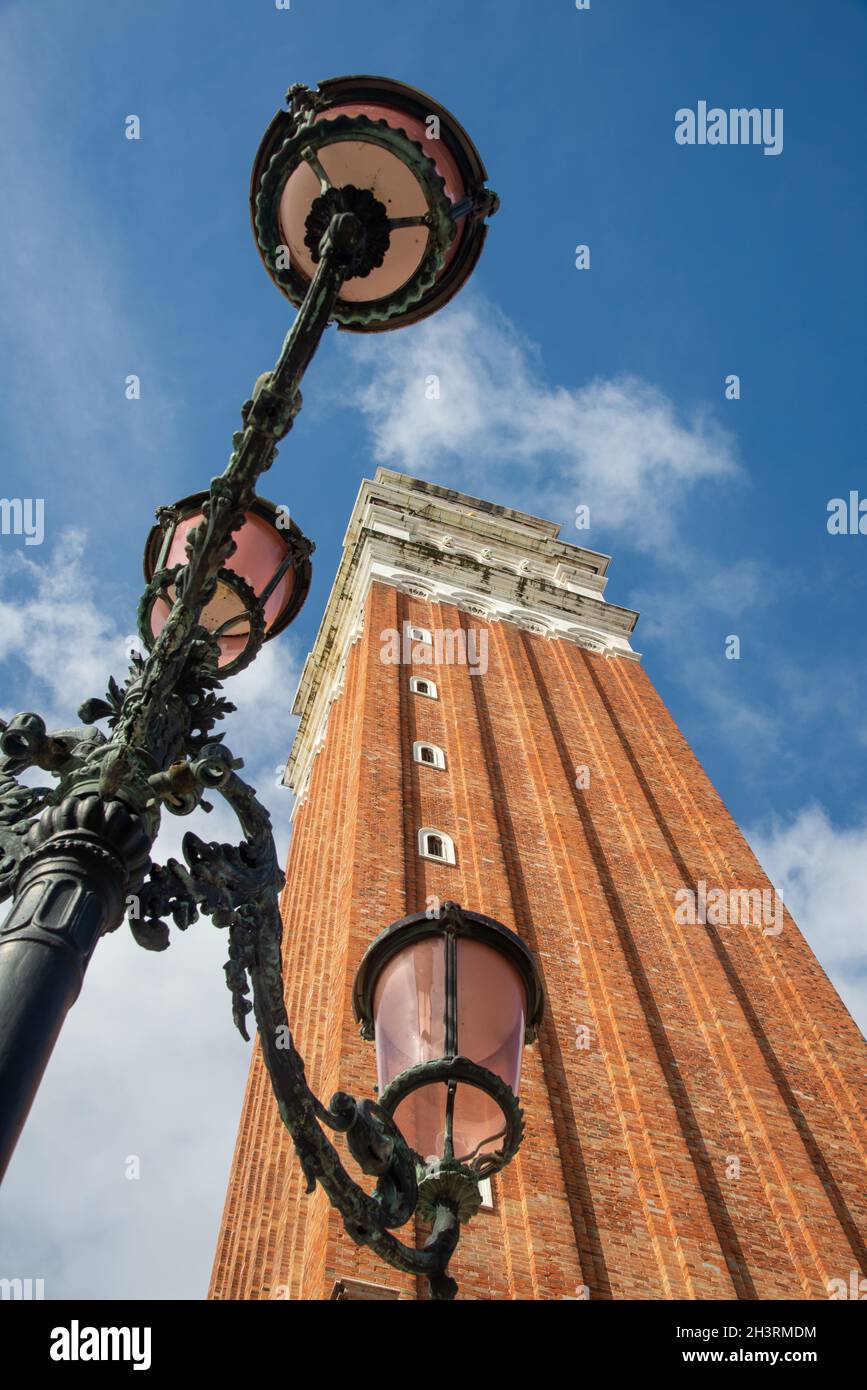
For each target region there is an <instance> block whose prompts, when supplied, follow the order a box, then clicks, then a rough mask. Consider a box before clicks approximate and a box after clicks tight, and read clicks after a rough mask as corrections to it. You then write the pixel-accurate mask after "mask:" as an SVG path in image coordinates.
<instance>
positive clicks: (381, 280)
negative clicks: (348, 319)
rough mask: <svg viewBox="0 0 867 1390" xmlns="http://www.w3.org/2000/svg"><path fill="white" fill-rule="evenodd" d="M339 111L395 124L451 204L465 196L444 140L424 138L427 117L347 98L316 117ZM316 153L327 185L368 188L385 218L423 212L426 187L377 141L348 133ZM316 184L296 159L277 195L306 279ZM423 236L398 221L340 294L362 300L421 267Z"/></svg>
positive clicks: (294, 257)
mask: <svg viewBox="0 0 867 1390" xmlns="http://www.w3.org/2000/svg"><path fill="white" fill-rule="evenodd" d="M337 116H367V117H368V118H369V119H370V120H372V121H383V120H384V121H385V122H386V123H387V124H388V125H390V126H392V127H393V128H394V129H396V130H402V131H404V133H405V134H406V135H408V136H409V137H410V139H411V140H414V141H415V142H416V144H419V145H421V147H422V149H423V150H424V152H425V154H427V155H428V156H429V157H430V158H431V159H432V160H433V162H434V164H435V165H436V169H437V172H438V173H439V175H440V176H441V178H442V179H443V180H444V182H445V191H446V194H447V196H448V197H449V199H450V200H451V201H452V202H453V203H456V202H459V201H460V200H461V199H462V198H463V197H464V194H465V188H464V183H463V180H462V178H461V175H460V171H459V170H458V167H457V164H456V163H455V161H454V159H453V158H452V156H451V155H450V154H449V152H448V149H447V148H446V145H445V143H444V141H443V140H441V139H437V140H429V139H428V138H427V127H426V125H425V123H424V122H423V121H421V120H419V119H418V118H417V117H415V116H410V115H409V114H405V113H403V112H400V111H396V110H395V109H394V108H392V107H388V106H378V105H358V104H352V105H348V104H347V105H343V106H333V107H330V108H329V110H328V111H327V112H326V113H323V115H321V116H320V117H318V120H319V121H327V120H333V119H335V118H336V117H337ZM317 157H318V159H319V162H320V164H321V165H322V167H323V169H324V170H325V172H326V174H327V175H328V177H329V179H330V181H331V183H332V185H333V187H335V188H341V187H343V186H344V185H346V184H353V185H354V186H355V187H356V188H366V189H368V190H369V191H370V192H371V193H372V194H373V195H374V197H375V198H377V199H378V200H379V202H381V203H382V204H383V206H384V207H385V210H386V212H387V213H388V216H389V217H414V216H417V215H418V214H423V213H425V212H426V211H427V204H426V202H425V198H424V194H423V193H422V190H421V186H420V184H419V183H418V182H417V180H416V179H415V177H414V175H413V174H412V173H410V171H409V169H408V168H407V166H406V165H405V164H404V163H403V162H402V160H400V159H398V157H397V155H394V154H392V153H391V152H390V151H389V150H385V149H382V148H381V146H379V145H373V144H371V143H370V142H369V141H363V140H346V141H341V142H340V143H338V144H334V145H329V146H326V147H325V148H324V149H320V150H319V152H318V156H317ZM320 191H321V190H320V186H319V179H318V178H317V177H316V175H315V174H314V172H313V170H312V169H311V168H310V166H309V164H306V163H302V164H301V165H299V167H298V168H297V169H296V170H295V171H294V173H293V174H291V175H290V177H289V179H288V180H287V182H286V187H285V188H284V190H283V196H282V198H281V200H280V213H279V218H280V234H281V236H282V238H283V242H284V245H285V246H286V247H287V248H288V250H289V255H290V259H291V263H292V265H293V266H294V267H295V268H296V269H297V270H298V271H299V272H300V273H301V274H302V275H305V276H307V278H308V279H312V278H313V275H314V273H315V270H316V265H315V263H314V261H313V257H312V256H311V254H310V251H309V250H308V248H307V246H305V244H304V237H305V234H306V227H305V224H306V221H307V216H308V214H309V212H310V209H311V207H312V205H313V202H314V200H315V199H316V198H318V196H319V193H320ZM462 231H463V228H462V225H461V226H460V227H459V231H458V234H457V235H456V237H455V239H454V241H453V242H452V245H451V247H450V248H449V251H448V255H447V257H446V264H445V266H443V271H445V269H446V266H447V265H448V264H449V262H450V261H451V259H452V257H453V256H454V254H455V252H456V251H457V248H458V243H459V242H460V239H461V235H462ZM427 243H428V232H427V229H426V228H425V227H398V228H396V229H395V230H394V231H392V233H391V244H390V246H389V249H388V251H387V252H386V255H385V260H384V261H383V263H382V265H381V266H379V267H378V268H377V269H376V270H372V271H371V273H370V274H369V275H367V276H357V277H355V278H354V279H352V280H347V281H346V283H345V285H344V286H343V289H342V290H341V292H340V297H341V299H343V300H346V301H349V302H352V303H360V302H367V301H370V300H373V299H382V298H384V297H385V296H387V295H390V294H394V293H395V291H396V290H399V289H400V288H401V286H402V285H405V284H406V282H407V281H408V280H409V279H410V278H411V276H412V275H413V274H414V273H415V271H416V270H417V269H418V267H419V266H420V264H421V262H422V260H423V259H424V255H425V251H426V249H427ZM443 271H441V272H440V273H441V274H442V273H443Z"/></svg>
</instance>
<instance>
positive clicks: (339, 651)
mask: <svg viewBox="0 0 867 1390" xmlns="http://www.w3.org/2000/svg"><path fill="white" fill-rule="evenodd" d="M559 533H560V528H559V527H558V526H556V525H555V524H554V523H553V522H549V521H542V520H540V519H539V518H538V517H533V516H529V515H527V514H526V513H524V512H516V511H512V510H511V509H510V508H508V507H499V506H496V505H495V504H494V503H491V502H484V501H481V500H480V499H478V498H474V497H470V496H468V495H466V494H465V493H461V492H454V491H452V490H450V489H448V488H443V487H439V486H437V485H436V484H433V483H426V482H423V481H421V480H420V479H419V478H413V477H408V476H406V475H405V474H402V473H395V472H392V471H391V470H390V469H386V468H378V469H377V471H376V476H375V478H374V479H373V480H372V481H370V480H368V479H365V481H364V482H363V483H362V485H361V488H360V490H359V493H358V497H357V499H356V503H355V506H354V508H353V511H352V516H351V518H350V521H349V526H348V528H347V531H346V536H345V537H344V542H343V557H342V559H341V562H340V566H339V568H338V571H337V576H336V578H335V581H334V585H333V587H332V590H331V594H330V596H329V599H328V603H327V605H326V608H325V613H324V615H323V618H322V622H321V624H320V627H319V632H318V634H317V637H316V641H315V643H314V645H313V649H312V651H311V652H310V655H309V656H308V658H307V661H306V662H305V665H304V670H303V672H302V674H301V680H300V682H299V685H298V690H297V692H296V695H295V699H294V702H293V707H292V712H293V713H294V714H297V715H300V724H299V726H298V730H297V733H296V735H295V741H294V743H293V746H292V751H291V753H290V755H289V761H288V764H287V768H286V778H285V781H286V784H287V785H288V786H290V787H291V788H292V789H293V791H295V793H296V795H298V796H299V797H302V798H303V795H304V793H305V791H306V788H307V784H308V782H309V777H310V771H311V767H312V762H313V757H314V755H315V753H316V752H317V750H318V748H319V747H320V746H321V744H322V742H323V740H324V737H325V730H326V727H327V722H328V714H329V711H330V708H331V705H332V703H333V701H334V699H335V698H336V697H337V695H339V693H340V691H341V689H342V686H343V676H344V672H345V667H346V658H347V655H348V653H349V649H350V647H351V646H352V644H353V642H354V641H355V640H357V638H358V636H359V635H360V633H361V631H362V625H363V619H364V603H365V599H366V597H367V593H368V590H369V588H370V584H371V582H372V581H373V580H376V581H378V582H380V583H384V584H390V585H393V586H394V587H395V588H398V589H401V590H403V591H404V592H406V593H411V594H415V595H417V596H418V597H421V598H425V599H427V600H428V601H430V602H433V603H437V602H445V603H451V604H454V605H455V606H456V607H458V608H461V609H463V610H465V611H466V612H469V613H473V614H475V615H476V616H478V617H480V618H482V620H483V621H487V622H500V621H505V622H513V623H515V624H516V625H518V626H520V627H522V628H524V629H525V630H527V631H530V632H535V633H538V634H540V635H542V636H544V637H550V638H557V639H562V640H565V641H571V642H575V643H577V644H578V645H580V646H583V647H587V648H589V649H590V650H593V651H598V652H602V653H604V654H605V655H607V656H619V657H624V658H626V659H628V660H633V661H637V660H640V657H639V656H638V655H637V653H635V652H634V651H633V650H632V647H631V646H630V643H629V638H630V636H631V635H632V632H633V629H634V627H635V624H636V622H637V620H638V614H637V613H634V612H633V611H632V610H631V609H627V608H620V607H617V606H616V605H615V604H609V603H606V602H605V600H604V598H603V593H604V590H605V585H606V582H607V580H606V574H607V570H608V565H609V557H608V556H607V555H601V554H599V553H598V552H596V551H593V550H585V549H584V548H582V547H581V546H576V545H569V544H568V543H567V542H565V541H561V540H560V539H559Z"/></svg>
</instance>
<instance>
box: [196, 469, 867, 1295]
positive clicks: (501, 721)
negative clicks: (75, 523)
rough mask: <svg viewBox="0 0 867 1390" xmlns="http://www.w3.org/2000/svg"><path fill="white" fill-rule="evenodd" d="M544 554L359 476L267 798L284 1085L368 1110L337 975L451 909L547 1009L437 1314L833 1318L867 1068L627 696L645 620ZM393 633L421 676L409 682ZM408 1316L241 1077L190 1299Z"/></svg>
mask: <svg viewBox="0 0 867 1390" xmlns="http://www.w3.org/2000/svg"><path fill="white" fill-rule="evenodd" d="M558 529H559V528H558V527H556V526H554V525H552V524H550V523H549V522H545V521H539V520H538V519H536V518H535V517H531V516H527V515H524V514H522V513H520V512H515V511H510V510H509V509H508V508H506V507H500V506H494V505H492V504H490V503H487V502H481V501H478V500H476V499H475V498H472V497H467V496H464V495H463V494H461V493H457V492H452V491H449V490H447V489H445V488H441V487H436V486H434V485H432V484H430V483H425V482H421V481H419V480H417V479H415V478H409V477H404V476H403V475H401V474H398V473H394V472H390V471H388V470H386V469H382V468H380V469H378V470H377V473H376V477H375V479H374V481H373V482H364V483H363V484H362V487H361V491H360V493H359V496H358V500H357V502H356V505H355V509H354V511H353V513H352V517H351V520H350V523H349V529H348V531H347V534H346V540H345V545H344V553H343V559H342V562H341V565H340V569H339V571H338V574H337V578H336V581H335V583H334V587H333V589H332V592H331V596H330V599H329V601H328V606H327V608H326V610H325V616H324V618H323V620H322V625H321V627H320V630H319V634H318V637H317V639H316V643H315V646H314V648H313V651H312V652H311V654H310V656H309V657H308V659H307V663H306V665H305V668H304V673H303V675H302V678H301V683H300V686H299V689H298V694H297V696H296V700H295V706H294V711H295V713H296V714H298V715H300V719H301V722H300V725H299V728H298V732H297V735H296V738H295V742H294V745H293V748H292V752H291V756H290V759H289V765H288V769H287V781H288V784H289V785H290V786H291V787H292V789H293V790H294V791H295V793H296V797H297V805H296V810H295V824H294V832H293V836H292V845H291V851H290V854H289V864H288V871H287V882H286V890H285V893H284V899H283V910H284V915H285V923H286V933H285V939H284V962H285V976H286V981H287V1007H288V1011H289V1018H290V1020H291V1023H292V1027H293V1032H294V1034H295V1036H296V1039H297V1042H298V1045H299V1047H300V1050H301V1052H302V1054H303V1055H304V1057H305V1059H306V1063H307V1071H308V1076H309V1078H310V1081H311V1084H312V1085H313V1087H314V1089H315V1090H316V1091H317V1093H318V1094H319V1095H320V1096H322V1097H323V1098H324V1099H325V1100H326V1101H327V1099H328V1097H329V1096H330V1095H331V1094H332V1093H333V1092H334V1091H336V1090H338V1089H344V1090H347V1091H349V1092H351V1093H352V1094H354V1095H356V1096H359V1097H362V1096H372V1095H373V1093H374V1092H373V1087H374V1083H375V1080H376V1072H375V1058H374V1048H373V1045H372V1044H371V1043H368V1042H364V1041H362V1040H361V1038H360V1037H359V1035H358V1028H357V1025H356V1023H355V1021H354V1018H353V1013H352V1007H351V998H350V995H351V987H352V981H353V977H354V973H355V970H356V967H357V965H358V962H359V960H360V959H361V956H362V955H363V953H364V950H365V948H366V947H367V945H368V943H369V942H370V941H371V940H372V939H373V938H374V937H375V936H376V935H377V934H378V933H379V932H380V931H381V930H382V929H383V928H384V927H386V926H387V925H389V924H390V923H391V922H394V921H396V920H397V919H399V918H401V917H403V916H404V915H406V914H408V913H410V912H414V911H418V910H420V909H423V908H425V906H426V904H427V903H428V900H429V899H430V898H432V897H433V898H440V899H453V900H456V901H457V902H459V903H461V904H462V905H463V906H464V907H465V908H468V909H472V910H474V911H478V912H482V913H485V914H488V915H489V916H492V917H494V918H496V919H497V920H498V921H500V922H502V923H503V924H504V925H506V926H508V927H510V928H512V929H513V930H514V931H516V932H517V933H518V934H519V935H520V936H521V937H522V938H523V939H524V941H525V942H526V943H527V945H528V946H529V947H530V949H531V950H532V952H533V953H534V955H535V958H536V961H537V963H538V965H539V968H540V970H541V973H542V976H543V980H544V987H545V993H546V999H547V1003H546V1013H545V1019H544V1022H543V1024H542V1027H541V1030H540V1035H539V1040H538V1042H537V1043H536V1044H535V1045H534V1046H532V1047H529V1048H528V1049H527V1050H526V1051H525V1054H524V1065H523V1076H522V1083H521V1103H522V1105H523V1108H524V1111H525V1118H526V1137H525V1139H524V1143H523V1146H522V1148H521V1151H520V1153H519V1154H518V1157H517V1158H516V1159H515V1160H514V1161H513V1162H512V1164H511V1165H510V1166H509V1167H508V1168H506V1169H505V1170H504V1171H503V1172H502V1173H501V1174H499V1175H497V1176H496V1177H495V1178H494V1179H493V1183H492V1193H491V1199H490V1201H491V1205H490V1206H489V1207H488V1208H487V1209H483V1210H482V1211H481V1212H479V1214H478V1215H477V1216H476V1217H475V1218H474V1219H473V1221H472V1222H471V1223H470V1224H469V1225H468V1226H466V1227H464V1228H463V1234H462V1238H461V1242H460V1245H459V1246H458V1249H457V1252H456V1254H455V1257H454V1258H453V1260H452V1265H451V1272H452V1273H453V1274H454V1276H455V1277H456V1278H457V1279H458V1281H459V1284H460V1293H459V1297H460V1298H465V1299H581V1298H593V1299H635V1298H640V1299H770V1298H786V1299H803V1298H813V1299H825V1298H828V1297H829V1296H843V1297H845V1296H846V1295H845V1294H839V1293H836V1292H835V1290H837V1289H839V1288H844V1287H846V1288H848V1287H851V1285H852V1279H853V1274H852V1272H853V1271H855V1272H856V1273H857V1276H858V1278H860V1277H863V1276H865V1275H867V1252H865V1233H867V1196H865V1184H864V1171H865V1166H867V1126H865V1111H867V1093H865V1076H867V1044H865V1041H864V1038H863V1037H862V1036H861V1034H860V1033H859V1031H858V1029H857V1028H856V1026H855V1024H854V1022H853V1021H852V1019H851V1017H850V1016H849V1014H848V1013H847V1011H846V1009H845V1008H844V1006H843V1004H842V1003H841V1001H840V999H839V997H838V996H837V994H836V993H835V991H834V989H833V987H832V986H831V984H830V982H829V981H828V979H827V977H826V976H825V974H824V972H823V971H822V969H821V967H820V966H819V964H818V962H817V961H816V959H815V957H814V956H813V954H812V952H811V951H810V948H809V947H808V946H807V944H806V941H805V940H804V938H803V937H802V936H801V934H800V932H799V931H798V928H797V927H796V926H795V924H794V922H793V921H792V920H791V918H790V916H789V915H788V913H785V912H784V911H783V910H782V908H781V905H780V904H779V901H778V899H776V898H775V897H774V896H773V893H772V890H771V888H770V885H769V883H768V880H767V878H766V876H765V874H764V873H763V872H762V870H761V868H760V866H759V864H758V863H757V861H756V859H755V858H754V856H753V854H752V853H751V852H750V849H749V847H748V845H747V844H746V842H745V840H744V839H743V836H742V835H741V834H740V832H739V830H738V828H737V826H736V825H735V824H734V822H733V820H732V818H731V817H730V815H729V814H728V812H727V811H726V809H725V807H724V806H723V804H722V802H721V801H720V799H719V797H718V795H717V793H716V792H715V791H714V788H713V787H712V786H711V784H710V782H709V781H708V779H707V777H706V776H705V774H704V772H703V771H702V768H701V767H700V765H699V763H698V762H697V760H696V758H695V756H694V754H693V753H692V752H691V750H690V748H689V747H688V745H687V744H686V742H685V741H684V738H683V736H682V735H681V733H680V731H679V730H678V728H677V727H676V725H675V724H674V722H673V721H672V719H671V717H670V715H669V714H668V712H667V710H666V708H665V706H664V705H663V703H662V701H661V700H660V698H659V696H658V695H657V693H656V691H655V690H654V688H653V686H652V685H651V683H650V681H649V680H648V678H647V676H646V675H645V673H644V670H643V668H642V666H641V664H640V659H639V657H638V656H637V655H636V653H635V652H634V651H633V649H632V647H631V646H630V636H631V634H632V631H633V628H634V626H635V623H636V620H637V615H636V614H635V613H633V612H630V611H628V610H626V609H624V608H619V607H616V606H615V605H613V604H609V603H606V602H605V600H604V598H603V591H604V589H605V585H606V578H605V576H606V571H607V568H608V559H607V557H605V556H603V555H599V554H596V553H595V552H593V551H589V550H584V549H582V548H580V547H578V546H575V545H570V544H567V543H565V542H564V541H562V540H560V539H558ZM408 627H411V628H413V629H420V630H421V632H422V633H427V634H428V635H430V636H431V637H432V638H433V639H434V646H433V649H432V650H431V648H427V655H428V658H429V659H428V660H427V661H426V662H422V663H416V664H406V663H405V662H402V661H401V660H400V657H401V656H406V655H409V656H412V654H413V653H415V654H418V650H419V649H418V647H417V646H414V645H413V642H412V640H409V641H408V642H406V645H404V639H405V637H406V634H407V630H408ZM438 634H439V639H440V640H439V646H437V640H438V639H437V635H438ZM424 652H425V649H424V648H422V654H424ZM396 653H399V654H398V655H396ZM431 658H432V659H431ZM431 836H432V837H433V839H431V838H430V837H431ZM763 895H764V896H763ZM350 1163H351V1160H350ZM400 1234H401V1238H402V1239H404V1240H410V1241H411V1239H412V1235H411V1232H408V1231H407V1228H404V1229H403V1231H402V1232H401V1233H400ZM419 1235H420V1236H421V1235H422V1231H421V1228H420V1229H419ZM835 1281H840V1282H839V1284H838V1283H835ZM426 1296H427V1294H426V1283H425V1281H418V1283H417V1282H416V1280H415V1279H414V1278H412V1277H411V1276H407V1275H403V1274H400V1273H398V1272H397V1271H396V1270H393V1269H392V1268H390V1267H389V1266H386V1265H383V1264H382V1263H380V1262H378V1261H377V1260H376V1259H375V1258H374V1257H373V1256H372V1254H371V1253H370V1252H369V1251H367V1250H361V1249H359V1248H358V1247H356V1246H355V1245H354V1244H353V1243H352V1241H351V1240H350V1239H349V1237H348V1236H347V1235H345V1233H344V1231H343V1228H342V1225H341V1222H340V1220H339V1218H338V1216H337V1215H336V1213H335V1212H333V1211H332V1209H331V1208H330V1206H329V1205H328V1202H327V1200H326V1198H325V1196H324V1194H323V1193H322V1191H321V1190H320V1189H318V1188H317V1190H316V1192H315V1194H314V1195H313V1196H307V1195H305V1193H304V1184H303V1181H302V1177H301V1170H300V1167H299V1165H298V1162H297V1160H296V1158H295V1155H294V1152H293V1149H292V1146H291V1143H290V1140H289V1138H288V1135H287V1134H286V1132H285V1131H284V1129H283V1128H282V1126H281V1124H280V1121H279V1119H278V1115H277V1110H276V1106H275V1104H274V1101H273V1098H272V1094H271V1091H270V1087H269V1083H268V1078H267V1075H266V1073H265V1071H264V1068H263V1066H262V1064H261V1061H260V1058H259V1056H258V1053H256V1054H255V1055H254V1058H253V1062H252V1065H251V1068H250V1076H249V1081H248V1084H247V1091H246V1095H245V1099H244V1105H243V1111H242V1115H241V1124H240V1129H239V1133H238V1139H237V1145H236V1148H235V1155H234V1160H233V1163H232V1171H231V1176H230V1180H229V1188H228V1194H227V1198H226V1205H225V1211H224V1215H223V1221H222V1226H221V1230H220V1236H219V1243H218V1247H217V1253H216V1259H215V1263H214V1271H213V1277H212V1282H211V1288H210V1297H212V1298H218V1299H233V1298H241V1299H274V1298H291V1299H330V1298H340V1297H343V1298H370V1299H375V1298H403V1299H416V1298H424V1297H426Z"/></svg>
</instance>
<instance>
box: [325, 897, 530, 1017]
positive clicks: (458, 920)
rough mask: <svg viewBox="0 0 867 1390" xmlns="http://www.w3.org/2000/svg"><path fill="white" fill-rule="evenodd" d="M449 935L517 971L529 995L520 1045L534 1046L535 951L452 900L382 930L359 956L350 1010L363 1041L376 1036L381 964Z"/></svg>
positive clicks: (489, 918)
mask: <svg viewBox="0 0 867 1390" xmlns="http://www.w3.org/2000/svg"><path fill="white" fill-rule="evenodd" d="M449 932H451V933H453V934H454V935H455V936H458V937H461V936H463V937H468V938H470V939H471V940H474V941H479V942H482V943H483V944H484V945H486V946H490V947H491V948H492V949H493V950H495V951H497V952H499V954H500V955H501V956H504V957H505V958H506V960H508V961H509V962H510V963H511V964H512V965H513V966H514V967H515V969H516V970H517V972H518V974H519V975H520V977H521V981H522V983H523V985H524V989H525V991H526V995H527V1012H526V1021H525V1031H524V1041H525V1042H526V1043H531V1042H534V1041H535V1038H536V1034H537V1031H538V1028H539V1024H540V1023H541V1021H542V1015H543V1013H544V1009H545V995H544V990H543V987H542V979H541V976H540V974H539V969H538V966H537V965H536V961H535V959H534V957H533V953H532V952H531V951H530V950H529V949H528V947H527V946H526V945H525V944H524V942H523V941H522V940H521V938H520V937H519V936H518V935H516V933H515V932H513V931H510V930H509V928H508V927H504V926H503V924H502V923H501V922H497V921H495V920H494V918H493V917H486V916H485V915H484V914H483V913H481V912H469V911H467V910H466V909H465V908H462V907H460V906H459V905H458V904H457V903H453V902H444V903H443V904H442V905H441V907H440V909H439V915H438V916H435V917H430V916H428V914H427V912H413V913H410V915H409V916H407V917H402V918H401V919H400V921H399V922H393V923H392V925H391V926H390V927H386V929H385V931H383V932H380V934H379V936H377V937H376V938H375V939H374V940H373V941H372V942H371V943H370V945H369V946H368V948H367V950H366V951H365V953H364V955H363V956H362V958H361V963H360V964H359V967H358V971H357V973H356V976H355V983H354V985H353V988H352V1008H353V1011H354V1014H355V1018H356V1021H357V1022H358V1023H360V1024H361V1035H362V1037H364V1038H367V1039H372V1038H373V1036H374V1010H373V996H374V991H375V989H376V981H377V979H378V978H379V975H380V972H381V971H382V969H383V966H384V965H385V964H386V963H387V962H388V961H389V960H391V958H392V957H393V956H395V955H397V954H398V953H399V952H400V951H403V950H404V949H405V948H406V947H407V946H409V945H411V944H412V943H413V942H415V941H420V940H422V939H423V938H424V937H428V936H442V935H445V934H446V933H449Z"/></svg>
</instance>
